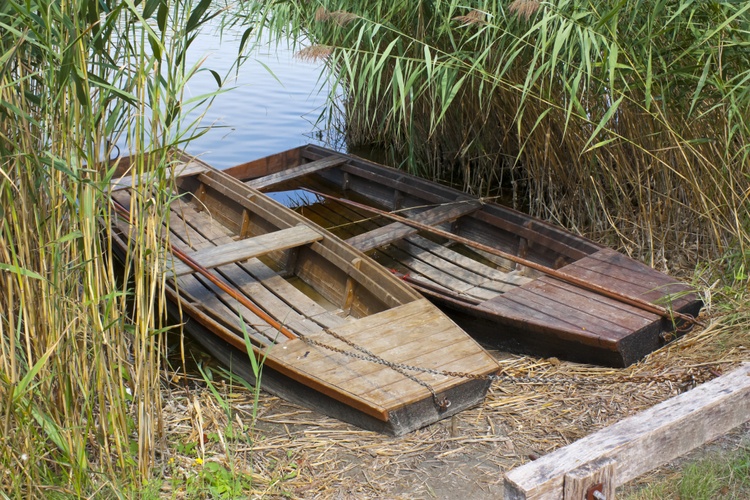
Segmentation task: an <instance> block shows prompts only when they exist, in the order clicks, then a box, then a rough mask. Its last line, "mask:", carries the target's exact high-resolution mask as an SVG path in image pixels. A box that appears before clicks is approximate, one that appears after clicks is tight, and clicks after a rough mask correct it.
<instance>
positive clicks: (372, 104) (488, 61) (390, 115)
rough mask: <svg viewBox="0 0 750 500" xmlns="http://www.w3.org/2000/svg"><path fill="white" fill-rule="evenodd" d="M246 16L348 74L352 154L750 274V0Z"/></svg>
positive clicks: (420, 6)
mask: <svg viewBox="0 0 750 500" xmlns="http://www.w3.org/2000/svg"><path fill="white" fill-rule="evenodd" d="M247 5H248V9H249V10H250V11H251V12H249V13H248V14H247V15H248V16H260V17H261V18H262V19H264V20H265V24H264V29H266V30H270V31H271V32H272V34H275V35H280V34H283V33H287V32H289V31H291V32H292V33H293V34H295V35H298V34H300V33H304V34H306V35H307V37H308V38H309V39H310V40H311V42H312V46H310V47H307V48H304V49H302V50H301V51H300V55H301V56H302V57H312V58H324V59H326V60H327V62H328V65H329V66H330V67H331V68H333V69H334V71H332V72H331V74H332V75H334V78H335V82H334V85H332V89H333V90H332V95H335V94H336V93H337V92H340V91H341V89H342V88H343V89H344V92H345V95H346V99H345V103H344V106H345V110H346V113H347V121H348V129H347V133H348V137H349V144H350V145H357V144H375V145H378V146H380V147H383V148H385V149H386V150H387V151H388V153H389V155H390V156H391V160H392V161H393V162H395V163H397V164H401V165H402V166H405V167H408V168H410V169H412V170H415V171H418V172H419V173H421V174H424V175H428V176H432V177H434V178H443V179H451V180H454V181H460V182H463V184H464V187H465V188H466V189H467V190H471V191H474V192H476V193H477V194H481V195H486V194H488V193H493V192H494V191H495V190H496V189H497V188H498V187H500V186H505V187H507V189H508V190H509V191H510V192H511V194H512V195H513V199H514V203H515V204H516V205H517V206H520V207H523V208H525V209H528V210H529V211H530V212H531V213H532V214H535V215H540V216H543V217H545V218H548V219H552V220H556V221H558V222H559V223H561V224H563V225H565V226H568V227H570V228H573V229H576V230H578V231H581V232H584V233H587V234H588V235H591V236H594V237H596V238H599V239H603V240H604V241H606V242H607V243H610V244H613V245H616V246H618V247H620V248H622V249H624V250H626V251H627V252H629V253H631V254H632V255H634V256H637V257H639V258H642V259H643V260H646V261H647V262H649V263H650V264H652V265H655V266H658V267H660V268H673V267H675V266H679V265H686V264H688V265H690V264H695V263H696V262H697V261H698V260H715V259H717V258H718V257H719V256H724V257H726V258H727V259H730V260H731V259H735V260H734V261H733V263H732V266H735V268H736V266H744V268H745V269H746V268H747V264H748V261H750V220H749V217H748V209H747V206H748V203H749V201H750V200H749V199H748V194H749V193H750V143H749V142H748V139H750V116H748V114H749V113H750V111H749V110H750V92H748V90H747V89H748V83H750V5H748V4H747V3H744V2H734V1H716V2H702V1H692V0H649V1H646V0H639V1H633V2H615V1H607V0H595V1H592V0H587V1H584V0H552V1H537V0H515V1H512V2H510V1H509V2H496V1H487V0H474V1H470V2H466V1H458V0H450V1H443V2H365V1H356V0H355V1H350V0H347V1H344V0H318V1H312V2H308V1H301V0H300V1H286V2H267V1H265V2H252V3H249V4H247ZM259 31H260V30H259ZM293 38H297V37H296V36H295V37H293Z"/></svg>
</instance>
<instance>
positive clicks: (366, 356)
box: [300, 328, 451, 413]
mask: <svg viewBox="0 0 750 500" xmlns="http://www.w3.org/2000/svg"><path fill="white" fill-rule="evenodd" d="M323 331H325V332H326V333H327V334H329V335H330V336H332V337H333V338H335V339H338V340H340V341H342V342H344V343H345V344H347V345H349V346H351V347H352V348H353V349H356V350H357V351H359V352H361V353H362V354H357V353H356V352H351V351H347V350H345V349H340V348H338V347H334V346H332V345H330V344H326V343H324V342H320V341H318V340H313V339H311V338H309V337H306V336H302V335H300V339H302V340H303V341H304V342H306V343H308V344H310V345H314V346H318V347H322V348H324V349H327V350H329V351H333V352H336V353H339V354H343V355H344V356H348V357H350V358H356V359H361V360H364V361H369V362H371V363H376V364H380V365H383V366H386V367H388V368H390V369H391V370H393V371H395V372H396V373H399V374H401V375H403V376H404V377H406V378H408V379H409V380H411V381H413V382H416V383H417V384H419V385H421V386H422V387H424V388H425V389H427V390H428V391H430V394H431V395H432V401H433V403H435V406H437V408H438V410H439V411H440V412H441V413H442V412H444V411H446V410H447V409H448V408H449V407H450V405H451V402H450V401H449V400H448V398H440V397H439V396H438V395H437V393H436V392H435V389H434V388H433V387H432V386H431V385H430V384H428V383H427V382H425V381H424V380H420V379H419V378H417V377H416V376H415V375H412V374H411V373H408V372H407V370H411V371H418V372H423V373H429V372H428V371H426V370H427V369H426V368H425V369H422V368H418V367H413V366H409V365H404V364H401V363H394V362H392V361H388V360H386V359H383V358H381V357H380V356H378V355H377V354H375V353H374V352H372V351H369V350H368V349H366V348H364V347H362V346H360V345H357V344H355V343H354V342H352V341H351V340H349V339H347V338H344V337H342V336H341V335H339V334H338V333H335V332H333V331H331V330H329V329H328V328H325V329H324V330H323Z"/></svg>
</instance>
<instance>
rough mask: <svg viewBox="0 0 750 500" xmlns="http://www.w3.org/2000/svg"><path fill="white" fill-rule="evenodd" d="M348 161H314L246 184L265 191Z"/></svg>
mask: <svg viewBox="0 0 750 500" xmlns="http://www.w3.org/2000/svg"><path fill="white" fill-rule="evenodd" d="M346 161H347V158H346V157H345V156H339V155H332V156H328V157H326V158H322V159H320V160H316V161H312V162H310V163H303V164H301V165H299V166H296V167H292V168H289V169H287V170H283V171H281V172H276V173H273V174H269V175H267V176H265V177H261V178H260V179H255V180H251V181H246V182H245V184H247V185H248V186H250V187H251V188H253V189H258V190H260V191H264V190H267V189H268V188H270V187H273V186H275V185H277V184H281V183H283V182H288V181H291V180H294V179H296V178H298V177H302V176H304V175H308V174H311V173H313V172H317V171H319V170H324V169H326V168H331V167H336V166H338V165H341V164H342V163H346Z"/></svg>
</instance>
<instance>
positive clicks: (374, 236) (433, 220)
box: [346, 200, 482, 252]
mask: <svg viewBox="0 0 750 500" xmlns="http://www.w3.org/2000/svg"><path fill="white" fill-rule="evenodd" d="M481 207H482V204H481V203H480V202H479V200H458V201H453V202H448V203H446V204H444V205H440V206H437V207H435V208H431V209H429V210H425V211H424V212H421V213H419V214H417V215H415V216H414V217H410V219H412V220H414V221H416V222H421V223H422V224H427V225H429V226H432V225H435V224H441V223H443V222H448V221H452V220H455V219H458V218H459V217H462V216H464V215H466V214H469V213H471V212H475V211H477V210H479V209H480V208H481ZM418 232H419V230H418V229H415V228H413V227H411V226H407V225H406V224H403V223H401V222H393V223H391V224H387V225H385V226H382V227H379V228H377V229H373V230H371V231H369V232H367V233H362V234H360V235H358V236H355V237H353V238H349V239H348V240H347V241H346V242H347V243H349V244H350V245H352V246H353V247H355V248H358V249H360V250H362V251H363V252H366V251H368V250H371V249H373V248H378V247H381V246H384V245H388V244H390V243H393V242H394V241H398V240H400V239H403V238H406V237H407V236H410V235H412V234H417V233H418Z"/></svg>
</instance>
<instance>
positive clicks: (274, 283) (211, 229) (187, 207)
mask: <svg viewBox="0 0 750 500" xmlns="http://www.w3.org/2000/svg"><path fill="white" fill-rule="evenodd" d="M173 207H174V209H173V214H175V213H176V214H179V215H175V216H173V217H172V218H171V220H170V228H171V229H172V230H173V232H174V230H175V229H179V233H180V237H181V238H183V239H184V238H186V237H187V238H189V239H190V241H191V242H193V244H192V246H193V248H196V249H197V248H206V247H205V245H206V244H207V245H209V246H213V245H214V243H215V242H221V241H234V240H233V239H232V238H231V237H230V235H231V232H230V231H229V230H227V229H224V230H223V231H222V230H221V229H220V228H221V226H220V225H217V224H214V223H212V219H211V216H210V214H209V213H208V212H206V211H204V210H201V211H197V210H195V208H194V206H193V204H192V203H190V202H185V201H182V200H175V202H174V203H173ZM182 217H184V219H183V218H182ZM188 221H190V223H188ZM193 226H196V228H200V230H201V231H203V234H201V233H198V231H197V230H196V229H194V228H193ZM295 227H297V226H295ZM188 232H189V233H188ZM205 238H207V239H205ZM204 241H205V242H207V243H204ZM237 265H238V266H239V267H240V268H241V269H243V270H244V271H245V272H247V273H249V275H251V276H252V277H253V278H254V279H255V280H257V281H258V282H259V283H260V284H262V285H263V286H264V287H265V288H267V289H268V290H269V291H270V292H271V294H272V295H274V296H276V297H278V298H279V300H280V301H283V302H288V303H289V306H290V307H291V308H293V309H289V308H288V307H287V308H285V307H283V306H282V305H281V302H277V303H276V305H277V307H269V306H268V304H266V307H265V309H266V310H267V311H269V310H274V311H284V312H283V313H282V314H280V315H281V316H282V317H279V318H277V319H279V320H280V321H282V322H284V321H287V320H291V319H292V318H295V321H297V320H298V321H303V320H302V319H299V318H296V314H297V313H299V314H300V315H302V316H306V317H308V318H311V319H313V320H314V321H315V322H316V323H318V324H320V325H322V326H323V327H331V326H339V325H341V324H345V323H347V320H346V319H344V318H341V317H340V316H337V315H336V314H334V313H332V312H329V311H327V310H326V309H325V308H323V307H322V306H320V304H318V303H317V302H315V301H314V300H312V299H310V298H309V297H308V296H307V295H305V294H304V293H302V292H301V291H300V290H298V289H297V288H296V287H294V286H293V285H291V284H290V283H289V282H287V281H286V280H285V279H284V278H282V277H281V276H279V275H278V273H277V272H276V271H274V270H273V269H271V268H270V267H268V266H266V265H265V264H263V263H262V262H261V261H260V260H258V259H257V258H251V259H249V260H247V261H246V262H242V263H238V264H237ZM255 293H260V289H258V290H257V291H256V292H255ZM252 298H253V300H255V296H252ZM303 323H304V322H303ZM307 329H308V328H304V329H303V331H306V330H307ZM274 336H275V335H274Z"/></svg>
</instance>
